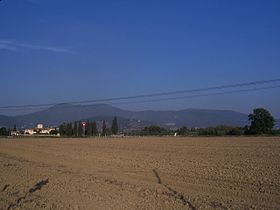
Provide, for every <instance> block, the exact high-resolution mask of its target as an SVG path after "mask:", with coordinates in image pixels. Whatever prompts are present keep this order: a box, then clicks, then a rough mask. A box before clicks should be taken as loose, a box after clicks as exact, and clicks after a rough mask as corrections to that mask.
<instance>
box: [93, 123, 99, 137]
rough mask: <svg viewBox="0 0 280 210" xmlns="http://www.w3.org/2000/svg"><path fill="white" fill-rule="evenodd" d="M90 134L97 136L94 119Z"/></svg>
mask: <svg viewBox="0 0 280 210" xmlns="http://www.w3.org/2000/svg"><path fill="white" fill-rule="evenodd" d="M92 135H93V136H97V135H98V130H97V126H96V122H95V121H94V122H93V123H92Z"/></svg>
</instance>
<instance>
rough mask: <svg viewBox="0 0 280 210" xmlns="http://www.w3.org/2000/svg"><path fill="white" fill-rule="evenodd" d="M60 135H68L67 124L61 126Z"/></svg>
mask: <svg viewBox="0 0 280 210" xmlns="http://www.w3.org/2000/svg"><path fill="white" fill-rule="evenodd" d="M59 134H60V135H61V136H65V135H66V124H65V123H63V124H61V125H60V126H59Z"/></svg>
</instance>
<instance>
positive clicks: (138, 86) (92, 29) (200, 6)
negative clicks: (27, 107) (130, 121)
mask: <svg viewBox="0 0 280 210" xmlns="http://www.w3.org/2000/svg"><path fill="white" fill-rule="evenodd" d="M279 11H280V2H279V1H273V0H270V1H256V0H243V1H222V0H220V1H218V0H212V1H200V0H193V1H186V0H178V1H177V0H172V1H171V0H170V1H157V0H154V1H152V0H149V1H146V0H141V1H128V0H127V1H122V0H119V1H114V0H110V1H109V0H100V1H94V0H91V1H87V0H84V1H72V0H67V1H66V0H59V1H57V0H3V1H1V2H0V73H1V83H0V89H1V94H2V100H1V101H0V106H5V105H22V104H38V103H57V102H67V101H79V100H88V99H98V98H110V97H118V96H131V95H139V94H149V93H157V92H166V91H176V90H185V89H193V88H201V87H210V86H217V85H224V84H231V83H233V84H234V83H240V82H248V81H255V80H263V79H275V78H280V68H279V67H280V58H279V56H280V13H279ZM278 92H279V88H278V89H270V90H262V91H256V92H247V93H238V94H231V95H218V96H209V97H201V98H192V99H190V98H189V99H184V100H173V101H166V102H162V101H161V102H153V103H139V104H122V105H118V106H119V107H121V108H125V109H130V110H144V109H153V110H167V109H169V110H178V109H184V108H206V109H208V108H209V109H231V110H235V111H240V112H244V113H249V112H251V110H252V109H253V108H255V107H264V108H267V109H269V110H270V111H271V112H272V113H273V115H275V116H276V117H278V118H279V117H280V109H279V107H280V97H279V94H278ZM15 113H16V112H14V111H13V112H11V111H7V110H0V114H15Z"/></svg>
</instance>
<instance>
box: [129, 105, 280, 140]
mask: <svg viewBox="0 0 280 210" xmlns="http://www.w3.org/2000/svg"><path fill="white" fill-rule="evenodd" d="M248 120H249V121H250V122H251V124H250V126H248V125H246V126H245V127H235V126H226V125H221V126H215V127H207V128H187V127H186V126H183V127H181V128H179V129H177V130H167V129H165V128H162V127H160V126H157V125H152V126H147V127H145V128H144V129H142V130H140V131H130V132H128V133H127V135H132V136H164V135H178V136H227V135H228V136H241V135H260V134H270V135H279V134H280V129H278V130H277V129H273V127H274V125H275V119H274V118H273V116H272V115H271V114H270V113H269V112H268V111H267V110H266V109H263V108H258V109H254V110H253V113H251V114H249V115H248Z"/></svg>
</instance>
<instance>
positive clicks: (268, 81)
mask: <svg viewBox="0 0 280 210" xmlns="http://www.w3.org/2000/svg"><path fill="white" fill-rule="evenodd" d="M276 82H280V78H279V79H272V80H259V81H253V82H246V83H236V84H229V85H221V86H212V87H206V88H197V89H188V90H178V91H170V92H161V93H152V94H142V95H135V96H122V97H113V98H104V99H93V100H83V101H71V102H63V103H69V104H85V103H98V102H110V101H121V100H129V99H138V98H152V97H159V96H168V95H178V94H185V93H195V92H205V91H212V90H221V89H229V88H237V87H245V86H256V85H263V84H268V83H276ZM206 95H207V94H206ZM191 97H192V96H191ZM59 104H62V102H60V103H45V104H27V105H16V106H15V105H9V106H1V107H0V109H16V108H24V109H27V108H39V107H41V108H43V107H49V106H54V105H59Z"/></svg>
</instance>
